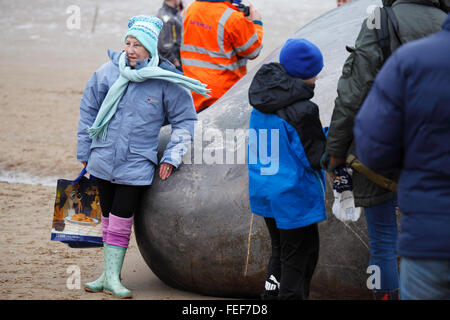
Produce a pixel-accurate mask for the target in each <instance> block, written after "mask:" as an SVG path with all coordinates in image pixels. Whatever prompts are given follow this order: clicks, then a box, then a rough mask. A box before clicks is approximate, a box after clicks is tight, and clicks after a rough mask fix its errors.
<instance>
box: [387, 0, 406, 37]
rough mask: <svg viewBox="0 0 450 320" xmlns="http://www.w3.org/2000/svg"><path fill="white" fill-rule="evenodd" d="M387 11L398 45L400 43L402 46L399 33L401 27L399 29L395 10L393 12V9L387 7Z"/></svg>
mask: <svg viewBox="0 0 450 320" xmlns="http://www.w3.org/2000/svg"><path fill="white" fill-rule="evenodd" d="M385 10H386V13H387V17H388V20H389V21H390V23H391V24H392V28H393V29H394V36H395V38H396V39H397V41H398V43H400V45H402V44H403V41H402V40H401V39H400V31H399V27H398V21H397V17H396V16H395V13H394V10H392V8H391V7H386V8H385Z"/></svg>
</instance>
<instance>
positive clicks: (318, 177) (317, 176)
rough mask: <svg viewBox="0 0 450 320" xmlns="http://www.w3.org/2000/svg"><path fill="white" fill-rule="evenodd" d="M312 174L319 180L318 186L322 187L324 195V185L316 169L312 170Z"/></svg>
mask: <svg viewBox="0 0 450 320" xmlns="http://www.w3.org/2000/svg"><path fill="white" fill-rule="evenodd" d="M314 175H315V176H316V178H317V180H319V183H320V186H321V187H322V192H323V196H324V197H325V187H324V185H323V183H322V179H320V176H319V174H318V173H317V172H316V171H314Z"/></svg>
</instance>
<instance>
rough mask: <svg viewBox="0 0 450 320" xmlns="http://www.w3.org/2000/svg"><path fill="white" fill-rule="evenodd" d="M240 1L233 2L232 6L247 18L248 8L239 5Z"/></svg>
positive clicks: (241, 4)
mask: <svg viewBox="0 0 450 320" xmlns="http://www.w3.org/2000/svg"><path fill="white" fill-rule="evenodd" d="M241 2H242V0H234V1H233V4H234V5H235V6H236V8H237V9H238V10H239V11H241V12H243V13H244V16H245V17H248V16H249V15H250V7H249V6H246V5H245V4H243V3H241Z"/></svg>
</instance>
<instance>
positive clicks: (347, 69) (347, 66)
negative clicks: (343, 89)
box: [342, 47, 356, 78]
mask: <svg viewBox="0 0 450 320" xmlns="http://www.w3.org/2000/svg"><path fill="white" fill-rule="evenodd" d="M349 48H350V47H348V49H347V50H348V51H349V52H351V53H350V55H349V56H348V58H347V60H345V63H344V67H343V68H342V76H343V77H345V78H348V77H349V76H350V75H351V74H352V72H353V62H354V61H355V51H356V49H354V48H351V50H349Z"/></svg>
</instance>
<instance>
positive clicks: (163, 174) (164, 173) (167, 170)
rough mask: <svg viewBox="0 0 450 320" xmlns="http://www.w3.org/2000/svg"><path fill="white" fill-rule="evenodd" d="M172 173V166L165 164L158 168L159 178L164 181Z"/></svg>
mask: <svg viewBox="0 0 450 320" xmlns="http://www.w3.org/2000/svg"><path fill="white" fill-rule="evenodd" d="M172 171H173V165H171V164H170V163H167V162H163V163H161V166H160V167H159V177H160V178H161V179H162V180H166V179H167V178H168V177H169V176H170V175H171V174H172Z"/></svg>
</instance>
